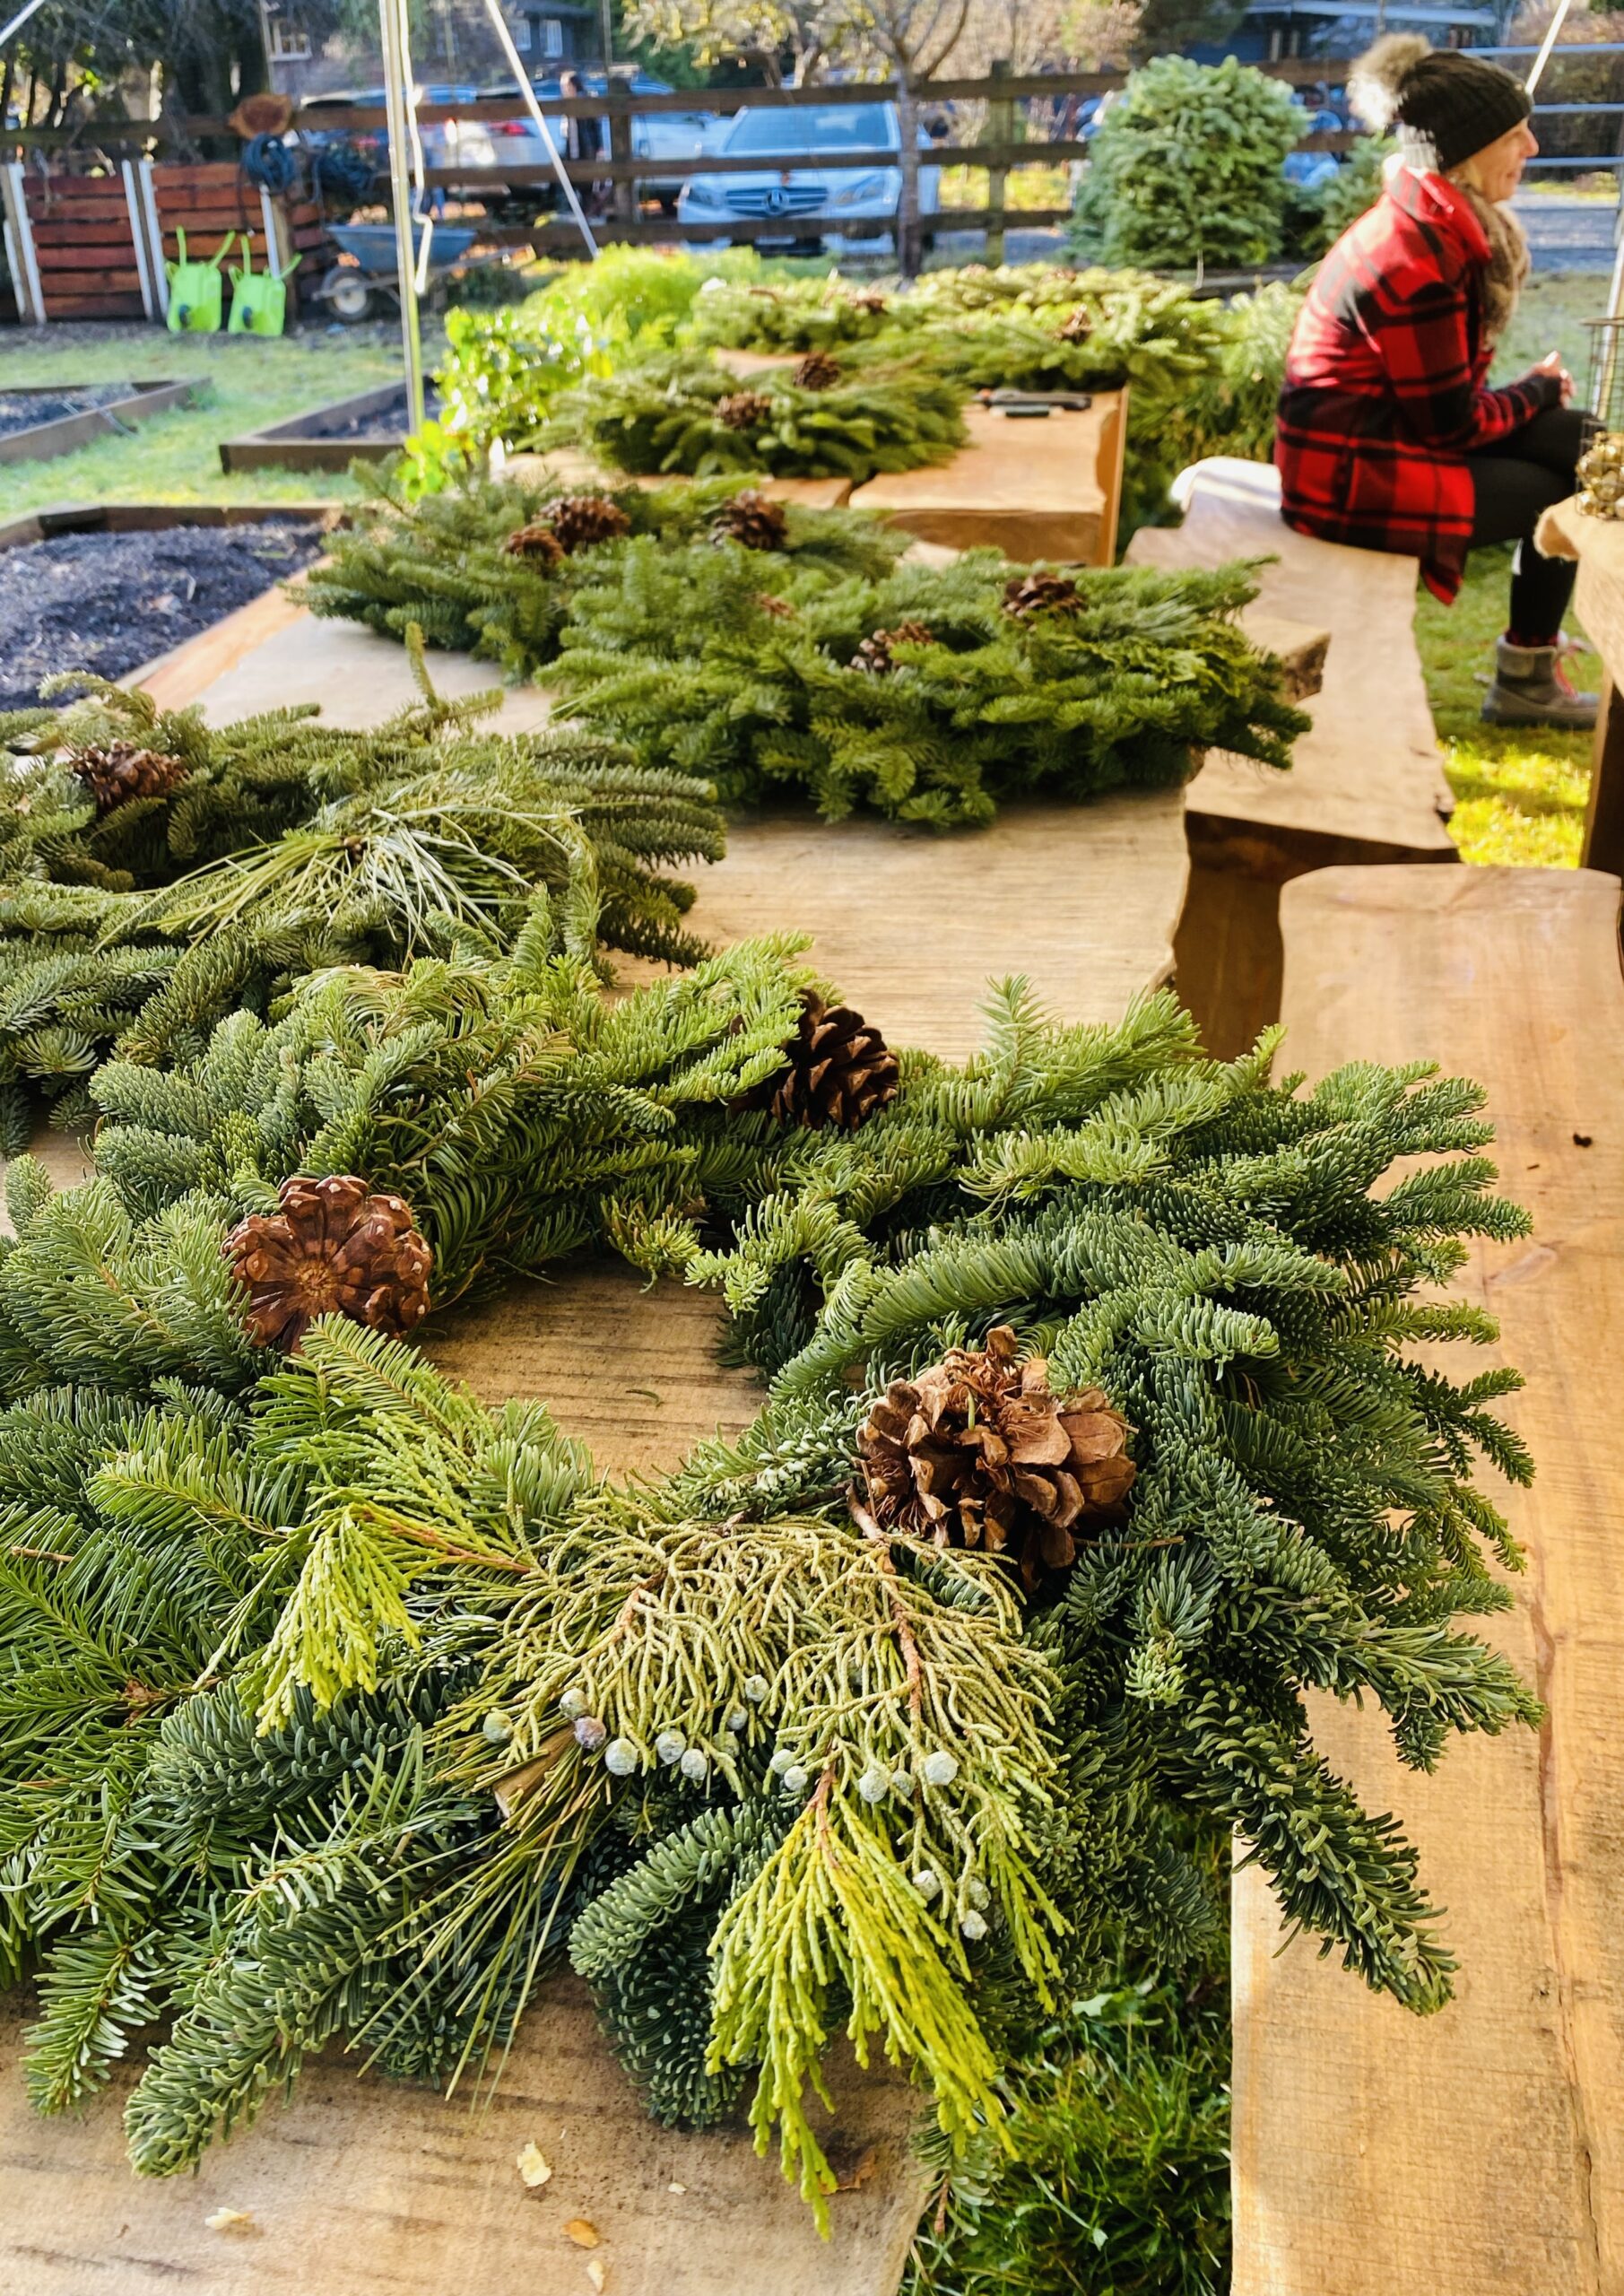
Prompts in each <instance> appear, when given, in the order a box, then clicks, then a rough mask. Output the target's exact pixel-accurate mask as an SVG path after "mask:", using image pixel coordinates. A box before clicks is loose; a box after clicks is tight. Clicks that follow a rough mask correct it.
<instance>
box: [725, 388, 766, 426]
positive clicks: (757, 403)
mask: <svg viewBox="0 0 1624 2296" xmlns="http://www.w3.org/2000/svg"><path fill="white" fill-rule="evenodd" d="M771 413H772V401H771V399H769V397H768V396H767V394H766V392H765V391H729V392H728V394H727V396H726V397H725V398H719V399H718V400H717V401H716V416H717V419H718V421H720V422H725V423H726V425H727V427H728V429H729V430H730V431H753V430H754V429H755V427H756V425H757V423H758V422H766V421H767V419H768V417H769V415H770V414H771Z"/></svg>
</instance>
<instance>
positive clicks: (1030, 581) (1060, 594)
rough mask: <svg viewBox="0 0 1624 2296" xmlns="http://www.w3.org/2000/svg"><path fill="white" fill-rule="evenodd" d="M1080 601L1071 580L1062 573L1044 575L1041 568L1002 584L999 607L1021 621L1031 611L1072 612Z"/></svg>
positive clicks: (1027, 619)
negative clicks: (1001, 606) (1001, 604)
mask: <svg viewBox="0 0 1624 2296" xmlns="http://www.w3.org/2000/svg"><path fill="white" fill-rule="evenodd" d="M1081 604H1082V592H1081V590H1080V589H1079V588H1078V587H1077V585H1076V583H1075V582H1073V581H1072V580H1070V579H1069V578H1067V577H1066V576H1065V575H1064V574H1046V573H1045V572H1044V570H1043V569H1042V568H1041V567H1039V568H1038V569H1037V570H1036V571H1035V572H1033V573H1030V574H1020V575H1017V576H1016V578H1015V579H1014V580H1013V581H1012V582H1006V583H1005V585H1004V589H1003V610H1004V612H1005V613H1012V614H1014V615H1015V616H1016V617H1017V618H1018V619H1019V620H1020V621H1022V622H1028V621H1029V620H1030V619H1031V617H1032V615H1033V614H1035V613H1076V612H1077V611H1078V609H1079V608H1080V607H1081Z"/></svg>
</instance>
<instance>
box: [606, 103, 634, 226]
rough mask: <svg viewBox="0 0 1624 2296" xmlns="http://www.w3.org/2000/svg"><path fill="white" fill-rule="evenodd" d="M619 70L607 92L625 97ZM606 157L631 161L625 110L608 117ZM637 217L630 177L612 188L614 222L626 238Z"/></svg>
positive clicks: (629, 124) (627, 113)
mask: <svg viewBox="0 0 1624 2296" xmlns="http://www.w3.org/2000/svg"><path fill="white" fill-rule="evenodd" d="M619 69H620V67H619V66H618V65H617V66H616V67H615V69H614V70H613V71H612V72H611V73H610V74H609V75H608V87H609V92H610V94H611V95H616V94H618V95H620V96H621V97H626V96H629V95H630V93H631V87H630V81H629V80H627V79H625V78H621V80H620V83H619V86H618V87H617V85H616V77H617V74H618V73H619ZM609 156H610V158H611V159H612V160H630V158H631V157H632V149H631V114H630V112H629V111H627V110H624V109H621V110H619V111H612V112H611V113H610V115H609ZM637 215H638V187H637V186H636V184H635V183H633V182H632V180H631V178H630V176H629V177H628V178H626V181H625V182H624V183H617V184H616V185H615V187H614V220H615V222H617V223H619V224H621V226H622V227H623V228H624V229H625V231H626V234H627V237H628V238H630V236H631V226H632V224H633V223H635V222H636V221H637Z"/></svg>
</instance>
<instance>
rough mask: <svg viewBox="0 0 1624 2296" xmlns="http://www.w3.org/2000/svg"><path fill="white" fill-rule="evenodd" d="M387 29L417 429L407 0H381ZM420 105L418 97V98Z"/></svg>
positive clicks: (408, 359)
mask: <svg viewBox="0 0 1624 2296" xmlns="http://www.w3.org/2000/svg"><path fill="white" fill-rule="evenodd" d="M378 27H379V30H381V32H382V34H383V49H384V108H385V110H386V113H387V116H388V122H389V188H390V192H391V195H392V196H393V201H394V207H395V279H396V281H397V283H398V285H399V290H400V339H401V348H402V350H403V352H404V354H405V363H406V412H407V414H408V416H409V417H410V421H411V427H412V429H413V431H418V430H421V428H422V421H423V346H422V338H421V335H420V334H419V331H418V324H417V265H416V262H415V259H414V251H413V229H412V227H413V220H414V219H413V213H412V183H411V177H410V174H409V172H408V170H409V164H410V159H411V152H410V137H411V126H410V125H409V118H408V111H407V103H408V96H407V76H406V75H407V74H408V72H409V71H410V69H411V65H410V60H409V57H408V53H407V47H406V0H378ZM413 109H415V100H414V99H413Z"/></svg>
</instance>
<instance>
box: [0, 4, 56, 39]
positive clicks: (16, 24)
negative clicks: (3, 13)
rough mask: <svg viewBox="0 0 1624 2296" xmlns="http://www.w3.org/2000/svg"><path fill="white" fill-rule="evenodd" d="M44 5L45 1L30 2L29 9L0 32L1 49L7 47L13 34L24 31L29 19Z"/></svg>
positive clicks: (23, 11)
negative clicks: (7, 42)
mask: <svg viewBox="0 0 1624 2296" xmlns="http://www.w3.org/2000/svg"><path fill="white" fill-rule="evenodd" d="M44 5H45V0H28V5H27V7H26V8H23V9H22V10H20V11H19V13H17V14H16V15H14V16H13V18H12V20H11V22H10V23H9V24H7V26H6V27H5V30H4V31H0V48H4V46H5V43H6V41H7V40H8V39H10V38H11V36H12V34H13V32H20V31H21V30H22V27H23V25H24V24H26V23H27V22H28V20H29V18H30V16H31V15H32V14H33V13H35V11H36V10H37V9H39V8H43V7H44Z"/></svg>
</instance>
